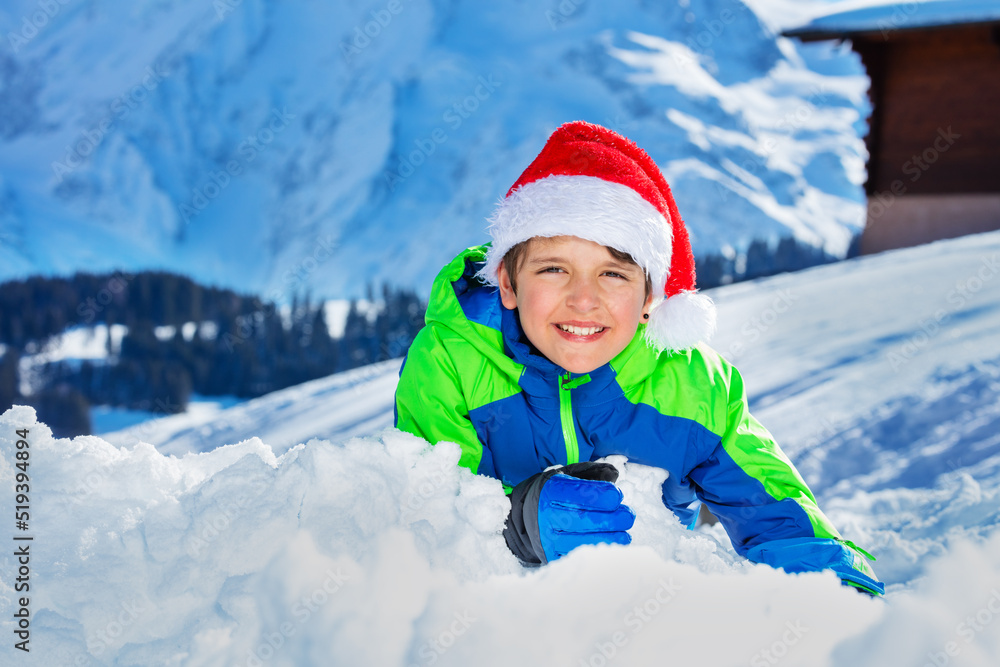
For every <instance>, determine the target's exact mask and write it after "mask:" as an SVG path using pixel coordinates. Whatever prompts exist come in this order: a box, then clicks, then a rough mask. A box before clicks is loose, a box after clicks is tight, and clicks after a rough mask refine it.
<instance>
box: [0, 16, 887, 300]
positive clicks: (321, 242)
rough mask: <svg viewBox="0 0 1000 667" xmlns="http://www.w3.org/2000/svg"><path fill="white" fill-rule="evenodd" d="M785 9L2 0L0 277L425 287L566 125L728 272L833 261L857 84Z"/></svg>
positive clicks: (854, 67) (857, 121)
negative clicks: (649, 172) (778, 24)
mask: <svg viewBox="0 0 1000 667" xmlns="http://www.w3.org/2000/svg"><path fill="white" fill-rule="evenodd" d="M390 4H391V5H392V6H391V7H390V6H389V5H390ZM786 5H787V3H784V2H782V1H781V0H756V1H755V2H754V3H753V5H752V7H753V9H751V8H748V7H747V6H746V5H744V4H742V3H740V2H738V1H737V0H684V1H682V2H678V3H647V2H641V1H639V0H629V1H627V2H618V3H594V2H587V3H584V2H554V1H553V2H547V3H542V4H536V3H524V2H518V1H515V0H503V1H502V2H498V3H488V4H486V5H484V4H483V3H477V2H472V1H471V0H460V1H458V2H455V1H451V0H448V1H446V0H406V1H400V2H393V3H386V2H384V1H362V0H352V1H347V0H341V1H339V2H316V1H305V0H299V1H296V2H275V1H273V0H242V1H239V2H237V1H235V0H219V1H218V2H214V3H208V2H201V1H197V0H169V1H165V0H159V1H157V2H151V1H149V2H137V3H108V2H100V1H99V0H80V1H78V2H69V3H63V2H55V3H51V2H41V3H39V2H38V1H37V0H12V1H11V2H6V3H4V5H3V7H2V8H0V34H2V35H4V39H3V40H0V109H2V113H0V279H5V278H12V277H22V276H25V275H29V274H36V273H42V274H66V273H70V272H72V271H75V270H89V271H102V270H112V269H116V268H123V269H126V270H134V269H140V268H162V269H167V270H172V271H176V272H179V273H181V274H184V275H188V276H191V277H193V278H195V279H197V280H198V281H200V282H202V283H209V284H215V285H220V286H226V287H232V288H236V289H239V290H241V291H244V292H245V291H250V292H255V293H257V294H260V295H262V296H263V297H264V298H267V299H271V300H283V299H284V298H286V297H287V296H288V293H289V292H290V291H291V290H292V289H293V288H296V289H301V288H303V287H310V288H311V289H312V290H313V294H314V295H315V296H317V297H319V298H347V297H351V296H361V294H362V291H363V290H364V286H365V284H366V282H367V281H370V280H371V281H392V282H393V283H395V284H398V285H402V286H410V287H415V288H417V289H419V290H421V291H422V292H423V293H426V292H427V291H428V290H429V287H430V283H431V279H432V278H433V276H434V274H435V272H436V271H437V269H438V268H440V266H441V265H442V264H443V263H444V262H445V261H447V260H448V259H449V258H450V257H451V256H452V255H453V254H454V253H455V252H457V251H458V250H459V249H461V248H462V247H465V246H468V245H472V244H476V243H480V242H482V241H483V240H484V237H483V230H484V219H485V217H486V216H487V215H488V214H489V213H490V211H491V210H492V207H493V205H494V203H495V202H496V200H497V199H498V198H499V197H502V196H503V195H504V193H505V192H506V190H507V188H508V187H509V186H510V184H511V183H513V182H514V180H515V179H516V177H517V175H518V174H519V173H520V171H521V170H522V169H523V168H524V167H525V166H526V165H527V164H528V162H529V161H530V160H531V158H532V157H534V155H535V154H536V153H537V152H538V150H539V149H540V148H541V146H542V144H543V143H544V140H545V138H546V137H547V135H548V133H549V132H550V131H551V130H552V129H554V128H555V127H556V126H557V125H558V124H560V123H562V122H565V121H567V120H572V119H577V118H583V119H587V120H591V121H593V122H597V123H601V124H605V125H607V126H610V127H612V128H614V129H616V130H619V131H621V132H623V133H625V134H626V135H627V136H629V137H630V138H632V139H634V140H635V141H637V142H638V143H639V145H641V146H643V147H644V148H646V149H647V150H648V151H649V152H650V153H651V154H652V156H653V157H654V159H656V160H657V161H658V163H659V164H660V165H661V167H662V168H663V170H664V172H665V174H666V176H667V179H668V181H669V182H670V183H671V185H672V187H673V190H674V193H675V196H676V199H677V201H678V205H679V207H680V210H681V212H682V214H683V215H684V216H685V219H686V220H687V221H688V223H689V225H690V227H691V229H692V237H693V243H694V248H695V252H696V253H697V254H698V255H699V256H702V257H704V256H707V255H713V254H714V255H718V256H720V257H722V258H723V259H724V263H725V264H726V265H727V267H726V268H725V271H727V272H729V273H734V272H735V273H736V274H739V273H740V272H741V271H742V270H744V269H745V268H746V252H747V250H748V248H749V247H750V244H751V243H752V242H753V241H755V240H757V241H762V242H765V243H768V244H770V245H771V246H772V247H773V246H774V245H775V244H776V243H777V242H778V240H779V239H781V238H794V239H796V240H797V241H798V242H799V243H801V244H802V246H803V247H805V248H812V249H815V251H816V252H817V256H818V257H820V258H822V257H838V258H839V257H844V256H845V254H846V253H847V252H848V249H849V246H850V243H851V240H852V238H853V237H854V236H855V235H856V234H857V233H858V232H859V230H860V227H861V224H862V222H863V216H864V205H863V193H862V188H861V183H862V182H863V180H864V159H865V149H864V145H863V142H862V140H861V137H862V136H863V135H864V133H865V132H866V118H867V114H868V112H869V105H868V101H867V97H866V90H867V85H868V83H867V78H866V77H865V76H864V73H863V70H862V68H861V66H860V63H859V62H858V60H857V58H856V57H855V56H854V55H853V54H852V53H851V52H850V50H849V49H848V48H846V47H833V46H830V45H828V44H818V45H816V44H814V45H801V44H797V43H795V42H793V41H791V40H788V39H785V38H778V37H776V36H775V33H774V31H773V24H774V21H773V18H772V16H773V15H774V14H781V13H782V12H786V11H787V7H786ZM805 6H808V7H822V6H824V5H823V3H815V2H813V3H798V9H797V11H799V12H801V11H803V10H802V7H805ZM762 17H766V18H764V19H762Z"/></svg>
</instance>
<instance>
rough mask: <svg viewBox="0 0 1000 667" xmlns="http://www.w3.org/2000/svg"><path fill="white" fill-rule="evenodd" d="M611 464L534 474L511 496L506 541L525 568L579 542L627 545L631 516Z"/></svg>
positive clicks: (588, 463)
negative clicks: (624, 503)
mask: <svg viewBox="0 0 1000 667" xmlns="http://www.w3.org/2000/svg"><path fill="white" fill-rule="evenodd" d="M617 479H618V470H616V469H615V467H614V466H613V465H611V464H610V463H594V462H592V461H586V462H582V463H574V464H572V465H568V466H563V467H562V468H557V469H553V470H547V471H545V472H542V473H538V474H536V475H533V476H531V477H529V478H528V479H526V480H524V481H523V482H521V483H520V484H518V485H517V486H516V487H514V490H513V492H511V495H510V500H511V511H510V515H509V516H508V517H507V527H506V528H505V529H504V538H505V539H506V540H507V546H508V547H510V550H511V551H512V552H514V555H515V556H517V557H518V558H519V559H520V560H521V561H522V562H523V563H525V564H526V565H541V564H543V563H547V562H549V561H552V560H556V559H557V558H559V557H561V556H564V555H566V554H567V553H569V552H570V551H572V550H573V549H575V548H576V547H578V546H580V545H581V544H600V543H611V544H628V543H630V542H631V541H632V537H631V536H630V535H629V534H628V533H627V532H625V531H627V530H628V529H629V528H631V527H632V524H633V523H634V522H635V513H634V512H632V510H631V509H630V508H629V507H627V506H626V505H623V504H622V492H621V490H619V489H618V487H616V486H615V485H614V482H615V481H616V480H617Z"/></svg>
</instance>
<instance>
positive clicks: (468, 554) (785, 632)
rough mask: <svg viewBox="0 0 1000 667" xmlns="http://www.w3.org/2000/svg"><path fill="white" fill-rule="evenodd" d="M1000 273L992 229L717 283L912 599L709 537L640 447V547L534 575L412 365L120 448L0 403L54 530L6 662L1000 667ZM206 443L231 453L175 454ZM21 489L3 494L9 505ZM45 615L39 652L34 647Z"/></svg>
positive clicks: (736, 350) (42, 525) (858, 528)
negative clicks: (687, 524) (19, 638)
mask: <svg viewBox="0 0 1000 667" xmlns="http://www.w3.org/2000/svg"><path fill="white" fill-rule="evenodd" d="M998 262H1000V232H994V233H990V234H984V235H979V236H970V237H965V238H962V239H955V240H949V241H942V242H938V243H935V244H932V245H928V246H924V247H921V248H915V249H908V250H902V251H894V252H888V253H884V254H882V255H879V256H874V257H865V258H861V259H857V260H852V261H848V262H842V263H839V264H837V265H832V266H826V267H821V268H816V269H812V270H809V271H805V272H802V273H800V274H797V275H794V276H792V275H788V276H778V277H775V278H771V279H764V280H758V281H753V282H748V283H741V284H738V285H733V286H729V287H725V288H720V289H717V290H714V291H713V292H712V295H713V297H714V298H715V299H716V300H717V301H718V303H719V312H720V323H721V325H722V327H723V328H722V331H721V332H720V335H719V337H718V338H717V340H716V341H715V345H716V347H717V349H719V350H720V351H723V352H724V353H725V354H727V355H728V356H730V357H731V358H733V359H734V360H735V361H736V363H737V364H738V366H739V367H740V369H741V370H742V373H743V375H744V378H745V379H746V381H747V384H748V387H749V390H750V391H751V393H752V395H753V401H752V402H753V405H754V411H755V413H756V415H757V416H758V417H759V418H760V419H761V421H762V422H763V423H765V424H766V425H768V426H770V427H771V429H772V430H773V431H774V433H775V434H776V436H777V437H778V439H779V441H780V442H782V443H784V446H785V448H786V450H787V451H789V452H790V453H791V455H792V457H793V458H794V459H795V460H796V461H797V463H798V464H799V465H800V466H802V468H803V471H804V473H805V474H806V475H807V477H808V478H809V479H810V482H811V484H813V486H814V489H815V490H816V491H817V497H818V499H819V502H820V505H821V506H822V507H823V508H824V509H825V511H826V512H827V513H828V514H829V515H830V517H831V519H832V520H833V521H834V523H835V524H837V525H838V526H839V527H840V528H841V530H842V532H843V533H844V535H845V537H847V538H848V539H852V540H854V541H855V542H857V543H858V544H861V545H864V546H865V547H867V548H869V549H870V550H871V551H873V552H874V553H875V555H876V556H877V557H878V562H877V563H876V564H875V568H876V571H877V572H878V573H879V575H880V576H881V577H882V578H883V580H885V581H886V582H887V584H888V589H887V590H888V596H887V598H886V599H885V601H882V600H871V599H868V598H867V597H865V596H862V595H859V594H857V593H856V592H854V591H853V590H851V589H847V588H844V587H842V586H841V585H840V584H839V582H838V580H837V578H836V577H835V576H834V575H832V574H830V573H826V574H807V575H796V576H789V575H785V574H783V573H781V572H779V571H776V570H772V569H770V568H768V567H767V566H758V565H752V564H750V563H748V562H746V561H744V560H743V559H741V558H739V557H738V556H737V555H736V554H735V552H734V551H733V550H732V547H731V545H730V544H729V541H728V538H727V537H726V536H725V533H724V532H723V531H722V528H721V526H719V525H716V526H714V527H711V528H709V527H705V526H703V527H701V528H699V529H698V530H696V531H688V530H685V529H683V527H682V526H681V525H680V523H679V522H678V521H677V520H676V518H674V517H673V515H671V514H670V513H669V512H668V511H667V510H666V509H665V508H664V506H663V504H662V502H661V500H660V484H661V482H662V480H663V473H662V472H660V471H657V470H656V469H652V468H647V467H644V466H640V465H637V464H632V463H628V462H626V461H624V459H623V458H622V457H612V458H613V459H614V461H613V462H614V463H616V464H617V466H618V467H619V468H620V469H621V470H622V471H623V474H622V477H621V478H620V480H619V484H620V486H621V488H622V490H623V492H624V494H625V501H626V503H627V504H629V505H630V506H631V507H633V509H634V510H635V511H636V514H637V521H636V524H635V527H634V528H633V529H632V531H631V532H632V534H633V543H632V545H630V546H628V547H617V546H614V547H613V546H608V545H602V546H599V547H584V548H580V549H578V550H576V551H574V552H573V553H571V554H569V555H568V556H566V557H565V558H563V559H560V560H558V561H556V562H554V563H551V564H549V565H547V566H545V567H542V568H540V569H538V570H525V569H523V568H522V567H521V566H520V565H519V564H517V562H516V561H515V560H514V558H513V556H512V555H511V554H510V553H509V551H508V550H507V547H506V545H505V544H504V541H503V538H502V536H501V535H500V530H501V528H502V526H503V522H504V519H505V515H506V511H507V510H506V503H507V500H506V498H505V497H504V494H503V490H502V488H501V487H500V484H499V482H497V481H495V480H492V479H489V478H485V477H478V476H474V475H472V474H471V473H469V472H468V471H466V470H464V469H461V468H459V467H458V466H457V465H456V464H457V461H458V456H459V451H458V448H457V447H455V446H451V445H449V444H447V443H442V444H439V445H437V446H435V447H427V446H426V444H425V443H423V442H422V441H420V440H418V439H416V438H414V437H412V436H410V435H408V434H404V433H401V432H398V431H395V430H394V429H391V428H390V429H384V428H382V426H381V422H380V421H379V420H380V419H382V420H385V419H389V418H391V415H390V414H389V410H391V394H392V390H393V387H394V382H395V375H396V371H397V370H398V364H397V362H387V363H385V364H383V365H380V366H377V367H372V368H369V369H359V370H358V371H352V372H351V373H345V374H341V375H339V376H334V377H331V378H328V379H325V380H323V381H317V382H313V383H308V384H306V385H302V386H300V387H296V388H291V389H288V390H284V391H281V392H275V394H273V395H269V396H266V397H262V398H260V399H257V400H256V401H254V402H251V403H247V404H243V405H240V406H236V407H233V408H231V409H230V410H226V411H223V412H221V413H219V414H217V415H216V416H215V417H214V418H213V420H212V422H214V423H215V424H222V423H227V424H228V426H226V428H225V429H219V432H218V433H216V435H215V436H214V437H215V440H214V441H213V440H212V437H213V434H212V433H211V431H209V432H206V433H205V437H206V441H205V442H204V443H202V446H199V445H198V442H197V429H198V428H199V427H209V428H211V427H212V426H213V423H204V424H196V423H194V422H192V421H190V419H191V416H190V415H178V416H176V417H169V418H164V419H162V420H159V421H158V422H153V424H155V425H156V427H155V428H150V429H147V431H146V432H145V433H144V434H143V435H148V436H150V439H152V438H153V437H155V438H161V439H163V444H161V445H160V451H158V450H157V449H156V448H154V447H152V446H151V445H149V444H147V443H146V442H136V440H135V437H134V436H135V433H133V434H132V436H133V439H132V442H131V443H128V444H127V445H126V446H122V447H120V448H119V447H116V446H114V445H112V444H109V443H108V442H107V441H106V440H105V439H103V438H99V437H95V436H81V437H77V438H74V439H73V440H54V439H52V438H51V435H50V433H49V432H48V429H47V427H46V426H45V425H44V424H39V423H37V422H36V421H35V418H34V413H33V411H32V410H31V409H30V408H22V407H15V408H13V409H11V410H9V411H7V412H6V413H4V415H2V416H0V452H2V457H0V479H3V480H4V481H5V485H6V486H7V488H8V489H10V488H13V486H12V485H13V482H14V477H15V474H16V473H18V472H21V470H19V469H18V468H16V467H15V464H16V463H17V462H21V463H25V462H26V461H28V462H27V463H25V468H26V469H27V470H28V471H30V473H28V476H29V477H30V486H31V493H30V503H31V520H30V526H29V529H28V530H27V531H22V532H19V533H18V534H17V536H26V535H30V536H32V537H33V538H34V540H33V541H32V542H30V548H29V550H30V567H29V568H28V569H29V570H30V572H29V575H28V576H29V584H30V586H31V591H30V593H31V594H30V599H29V600H28V601H27V602H21V601H20V599H19V598H18V595H17V594H16V593H15V591H14V584H15V581H14V578H13V576H12V574H11V573H13V572H15V571H16V567H17V564H16V563H15V556H14V555H13V553H14V550H13V549H8V550H5V552H4V554H3V555H2V556H0V618H2V619H4V620H2V621H0V625H2V626H3V632H4V634H5V635H6V636H7V638H8V639H7V640H6V641H5V642H4V643H3V645H2V648H0V654H2V655H3V660H4V661H5V664H38V665H51V664H108V665H111V664H115V665H119V664H121V665H125V664H129V665H133V664H138V665H153V664H156V665H160V664H177V665H222V664H226V665H232V664H239V665H248V666H249V665H257V666H259V665H265V664H269V665H312V664H323V665H328V664H349V665H360V664H364V665H431V664H440V665H470V664H476V665H509V664H552V665H566V666H573V667H577V666H578V665H581V664H583V665H607V664H612V663H613V662H617V663H618V664H628V665H654V664H663V663H664V662H665V660H666V661H668V662H679V663H683V664H704V665H731V664H750V665H753V666H755V667H756V666H757V665H774V664H779V661H780V664H782V665H808V666H810V667H812V666H815V665H836V666H844V667H847V666H851V667H854V666H855V665H862V666H864V665H890V664H891V665H896V664H905V665H910V664H914V665H918V664H938V665H939V664H951V663H950V661H951V659H953V658H958V659H956V660H955V663H954V664H962V665H976V666H980V665H981V666H983V667H986V666H987V665H994V664H995V660H996V656H997V655H1000V623H997V622H996V615H997V614H998V613H1000V612H998V611H997V610H998V608H1000V593H998V590H1000V530H998V525H1000V509H998V508H1000V474H998V470H997V465H998V463H1000V441H998V439H997V433H1000V407H998V406H1000V348H998V346H997V344H996V336H995V332H996V331H997V329H998V327H1000V290H998V289H997V287H996V286H997V280H1000V277H998V274H1000V264H998ZM324 411H329V412H331V413H336V414H335V415H331V416H327V415H325V414H324ZM227 413H228V414H227ZM366 415H368V417H366ZM365 418H370V419H372V421H371V422H370V423H368V424H364V423H363V420H364V419H365ZM183 419H188V420H189V421H188V422H187V423H186V425H185V424H184V423H182V422H175V421H172V420H183ZM359 422H361V423H359ZM351 424H354V425H356V426H355V427H353V428H355V430H354V431H353V435H356V436H358V437H350V438H349V437H348V434H349V433H350V428H352V427H351ZM338 428H340V429H341V430H340V431H339V432H338V430H337V429H338ZM24 429H26V430H27V431H28V432H27V433H23V430H24ZM18 430H22V434H23V435H24V436H25V438H26V439H25V442H27V443H29V446H28V447H27V448H24V447H21V448H20V449H19V448H18V447H17V444H16V441H17V439H18V437H19V435H18ZM310 432H311V433H312V434H320V433H323V434H326V433H336V434H337V435H336V436H334V437H332V438H330V439H329V440H325V439H315V438H311V437H310ZM171 433H173V436H171V435H170V434H171ZM257 435H263V436H264V437H263V438H261V437H256V436H257ZM119 436H120V437H121V438H125V437H126V436H127V433H123V434H119ZM271 439H273V441H274V442H275V443H277V445H276V446H275V447H273V448H272V447H271V446H269V441H270V440H271ZM307 439H308V441H306V440H307ZM303 441H306V442H303ZM221 442H228V443H230V444H227V445H226V446H221V447H218V448H215V447H214V445H215V444H218V443H221ZM233 443H235V444H233ZM293 443H301V444H294V446H292V445H293ZM185 448H188V449H191V450H192V451H194V450H198V449H205V450H210V451H205V452H204V453H189V454H185V455H183V456H180V457H177V456H165V455H164V453H163V452H164V451H173V452H175V453H177V454H179V453H180V452H181V451H182V450H183V449H185ZM19 451H28V452H30V454H29V455H28V459H25V458H24V457H23V456H22V457H20V458H18V457H17V455H16V453H17V452H19ZM276 454H280V455H276ZM29 459H30V460H29ZM13 500H14V496H13V494H12V493H5V494H2V495H0V513H2V514H3V515H5V516H8V517H10V516H11V515H12V514H13V512H14V508H13ZM19 502H20V501H19ZM25 502H28V501H25ZM11 521H12V520H11ZM9 525H10V527H9V528H8V529H7V530H8V531H11V532H13V531H14V528H15V527H14V524H13V521H12V522H11V524H9ZM15 544H17V545H21V544H22V543H21V542H17V543H15ZM25 605H27V607H25ZM22 608H28V609H29V610H30V621H29V630H30V633H29V634H30V648H31V653H30V654H23V653H21V652H20V651H17V650H16V649H14V648H13V641H12V637H14V636H15V635H13V634H12V633H13V632H14V631H15V630H17V629H18V628H17V627H16V623H17V622H18V620H17V617H16V616H15V614H17V613H20V609H22ZM720 638H724V639H725V641H721V639H720Z"/></svg>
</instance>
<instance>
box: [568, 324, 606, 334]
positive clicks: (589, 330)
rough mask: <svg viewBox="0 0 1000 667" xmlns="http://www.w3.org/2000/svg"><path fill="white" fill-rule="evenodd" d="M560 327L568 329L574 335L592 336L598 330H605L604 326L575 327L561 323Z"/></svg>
mask: <svg viewBox="0 0 1000 667" xmlns="http://www.w3.org/2000/svg"><path fill="white" fill-rule="evenodd" d="M559 328H560V329H562V330H563V331H568V332H569V333H571V334H573V335H574V336H590V335H591V334H595V333H597V332H598V331H604V327H574V326H571V325H569V324H560V325H559Z"/></svg>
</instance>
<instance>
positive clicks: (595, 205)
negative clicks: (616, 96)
mask: <svg viewBox="0 0 1000 667" xmlns="http://www.w3.org/2000/svg"><path fill="white" fill-rule="evenodd" d="M489 222H490V227H489V233H490V236H491V237H492V239H493V244H492V247H491V248H490V250H489V251H488V252H487V254H486V266H484V267H483V268H482V269H481V270H480V271H479V273H478V274H477V275H478V276H479V278H481V279H482V280H483V281H484V282H486V283H488V284H491V285H496V284H497V268H499V266H500V263H501V262H502V261H503V257H504V255H506V254H507V251H508V250H510V249H511V248H513V247H514V246H515V245H517V244H518V243H520V242H521V241H527V240H528V239H530V238H532V237H534V236H578V237H580V238H582V239H587V240H589V241H594V242H595V243H600V244H601V245H606V246H610V247H612V248H615V249H617V250H620V251H622V252H627V253H628V254H630V255H631V256H632V258H633V259H635V261H636V263H637V264H639V266H641V267H642V268H643V270H644V271H645V272H646V274H647V275H648V276H649V277H650V279H651V280H652V283H653V286H654V289H662V286H663V285H664V284H665V283H666V280H667V273H668V272H669V271H670V256H671V248H672V247H673V243H672V232H671V226H670V222H669V221H668V220H667V219H666V218H665V217H664V216H663V214H662V213H660V211H658V210H657V208H656V207H655V206H653V205H652V204H650V203H649V202H648V201H646V200H645V199H643V198H642V196H641V195H640V194H639V193H638V192H636V191H635V190H633V189H632V188H630V187H628V186H625V185H621V184H619V183H613V182H611V181H605V180H604V179H601V178H597V177H595V176H548V177H546V178H542V179H539V180H537V181H532V182H531V183H527V184H526V185H523V186H521V187H520V188H518V189H517V190H515V191H514V192H512V193H510V195H509V196H508V197H506V198H505V199H503V200H502V201H501V202H500V203H499V204H498V205H497V209H496V211H495V212H494V213H493V215H492V216H491V217H490V220H489Z"/></svg>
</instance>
